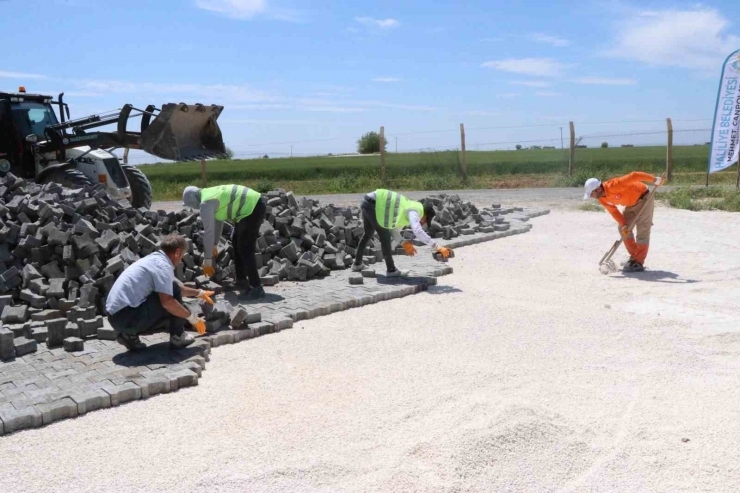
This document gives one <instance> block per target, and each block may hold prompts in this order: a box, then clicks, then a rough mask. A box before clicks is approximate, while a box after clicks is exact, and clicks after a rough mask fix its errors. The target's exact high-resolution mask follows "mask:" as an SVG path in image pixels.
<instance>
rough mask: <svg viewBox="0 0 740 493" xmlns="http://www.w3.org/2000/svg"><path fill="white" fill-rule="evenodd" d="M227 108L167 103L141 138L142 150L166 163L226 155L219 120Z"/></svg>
mask: <svg viewBox="0 0 740 493" xmlns="http://www.w3.org/2000/svg"><path fill="white" fill-rule="evenodd" d="M223 109H224V107H223V106H216V105H211V106H204V105H200V104H196V105H187V104H183V103H179V104H175V103H167V104H165V105H163V106H162V110H161V111H160V112H159V114H158V115H157V117H156V118H155V119H154V121H153V122H152V123H151V124H150V125H149V126H148V127H147V128H146V130H144V132H142V134H141V137H140V138H139V145H140V146H141V149H143V150H144V151H146V152H148V153H149V154H153V155H155V156H157V157H159V158H162V159H169V160H172V161H197V160H200V159H206V158H213V157H220V156H223V155H225V154H226V146H225V145H224V139H223V135H222V134H221V129H220V128H219V126H218V123H217V122H216V120H218V117H219V116H220V115H221V112H222V111H223Z"/></svg>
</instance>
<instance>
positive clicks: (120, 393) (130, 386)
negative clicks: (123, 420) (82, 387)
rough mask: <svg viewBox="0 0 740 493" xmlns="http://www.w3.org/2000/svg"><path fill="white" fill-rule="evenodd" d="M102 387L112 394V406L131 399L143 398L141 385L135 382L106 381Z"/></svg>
mask: <svg viewBox="0 0 740 493" xmlns="http://www.w3.org/2000/svg"><path fill="white" fill-rule="evenodd" d="M100 388H102V389H103V390H105V391H106V392H107V393H108V395H110V403H111V406H119V405H121V404H125V403H126V402H129V401H133V400H137V399H141V387H139V386H138V385H136V384H135V383H133V382H126V383H123V384H121V385H113V384H111V383H105V384H103V385H101V386H100Z"/></svg>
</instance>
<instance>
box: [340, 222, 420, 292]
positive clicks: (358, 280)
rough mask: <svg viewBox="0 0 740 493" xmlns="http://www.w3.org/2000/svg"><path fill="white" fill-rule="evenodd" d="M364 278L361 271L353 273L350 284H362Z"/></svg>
mask: <svg viewBox="0 0 740 493" xmlns="http://www.w3.org/2000/svg"><path fill="white" fill-rule="evenodd" d="M430 214H431V213H430ZM364 280H365V278H364V276H363V275H362V274H360V273H356V274H351V275H350V276H349V283H350V284H353V285H354V284H362V283H363V282H364Z"/></svg>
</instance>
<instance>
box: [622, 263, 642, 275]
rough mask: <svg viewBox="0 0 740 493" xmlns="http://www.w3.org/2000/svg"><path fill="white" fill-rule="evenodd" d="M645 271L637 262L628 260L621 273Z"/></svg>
mask: <svg viewBox="0 0 740 493" xmlns="http://www.w3.org/2000/svg"><path fill="white" fill-rule="evenodd" d="M644 270H645V267H643V265H642V264H641V263H640V262H637V261H636V260H630V261H629V262H628V263H627V265H625V266H624V269H622V272H643V271H644Z"/></svg>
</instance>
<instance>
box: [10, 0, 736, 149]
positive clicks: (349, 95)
mask: <svg viewBox="0 0 740 493" xmlns="http://www.w3.org/2000/svg"><path fill="white" fill-rule="evenodd" d="M733 6H734V9H733V8H732V7H733ZM739 19H740V17H739V16H738V15H737V3H736V2H735V3H734V4H731V3H730V2H729V1H714V2H707V3H703V4H700V5H698V4H696V3H695V2H663V1H659V2H650V1H648V2H645V1H643V2H600V1H594V2H589V1H588V0H586V1H584V2H579V3H578V4H577V5H575V2H558V1H549V2H535V1H519V2H504V1H491V0H488V1H468V2H465V3H462V2H429V1H426V2H421V1H415V0H412V1H405V2H398V1H377V2H332V1H327V0H320V1H312V2H299V1H291V0H288V1H282V0H156V1H154V0H151V1H144V0H126V1H112V0H4V1H2V0H0V28H1V29H2V32H3V33H4V36H3V50H2V53H3V55H2V58H1V60H2V61H1V63H0V87H2V88H3V89H10V90H12V89H14V88H16V87H17V86H18V85H19V84H23V85H25V86H26V87H27V88H28V90H29V92H46V93H51V94H57V93H58V92H61V91H64V92H65V93H66V94H67V96H66V99H67V102H69V103H70V105H71V110H72V114H73V117H74V116H78V117H80V116H85V115H87V114H90V113H95V112H99V111H104V110H110V109H114V108H118V107H120V106H121V105H123V104H124V103H132V104H134V105H141V106H144V105H146V104H149V103H153V104H156V105H160V104H162V103H165V102H179V101H184V102H189V103H195V102H200V103H204V104H211V103H217V104H223V105H224V106H225V110H224V112H223V114H222V116H221V119H220V120H219V122H220V124H221V127H222V129H223V131H224V136H225V140H226V142H227V145H229V146H230V147H231V148H233V149H234V150H235V151H236V153H237V155H240V156H248V155H254V154H260V153H268V154H272V155H275V156H277V155H279V154H281V153H283V154H289V153H290V152H291V149H290V145H291V144H292V145H293V153H294V154H296V155H300V154H315V153H328V152H334V153H337V152H351V151H353V150H354V142H355V140H356V139H357V137H358V136H359V135H360V134H362V133H363V132H366V131H368V130H374V129H377V128H378V127H379V126H380V125H384V126H385V131H386V134H387V135H388V137H389V148H390V150H394V149H395V145H396V137H397V138H398V149H399V151H402V150H414V149H419V148H428V147H432V148H443V147H453V146H456V145H458V143H459V124H460V123H465V126H466V129H467V130H466V134H467V142H468V148H470V149H476V148H479V149H489V148H507V147H513V145H514V144H513V141H532V140H541V142H534V143H539V144H541V145H557V146H559V145H560V142H559V138H560V129H559V126H560V125H566V129H565V130H566V132H567V122H568V121H569V120H573V121H575V122H576V133H577V134H578V135H579V136H582V135H583V136H587V137H586V138H585V139H584V143H586V144H589V145H598V143H600V142H601V140H608V141H610V142H611V143H612V144H619V143H627V142H629V143H636V144H641V143H653V142H655V143H659V142H663V136H661V135H657V134H656V135H646V136H642V137H639V136H622V137H609V138H602V137H598V135H603V134H610V135H611V134H624V133H640V132H644V131H660V130H662V129H663V128H665V125H664V123H662V122H661V120H664V119H665V118H666V117H672V118H673V119H674V120H675V123H674V127H675V128H676V129H678V130H682V129H683V130H686V129H703V128H709V127H710V126H711V125H710V122H709V120H710V119H711V117H712V114H713V111H714V108H713V106H714V100H715V97H716V91H717V81H718V78H719V71H720V66H721V63H722V61H723V60H724V58H725V57H726V56H727V55H728V54H729V53H730V52H731V51H733V50H735V49H737V48H740V37H738V36H737V34H733V33H738V32H740V31H738V23H737V21H738V20H739ZM701 120H704V121H701ZM589 122H590V123H589ZM600 122H621V123H615V124H603V123H600ZM519 126H531V127H528V128H498V127H519ZM431 131H439V132H431ZM589 136H590V137H589ZM708 137H709V132H685V133H678V134H677V135H676V142H678V143H682V142H685V143H694V142H704V141H705V140H708ZM551 139H554V140H551ZM510 142H511V143H510ZM524 145H525V146H526V145H530V143H529V142H525V144H524Z"/></svg>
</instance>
